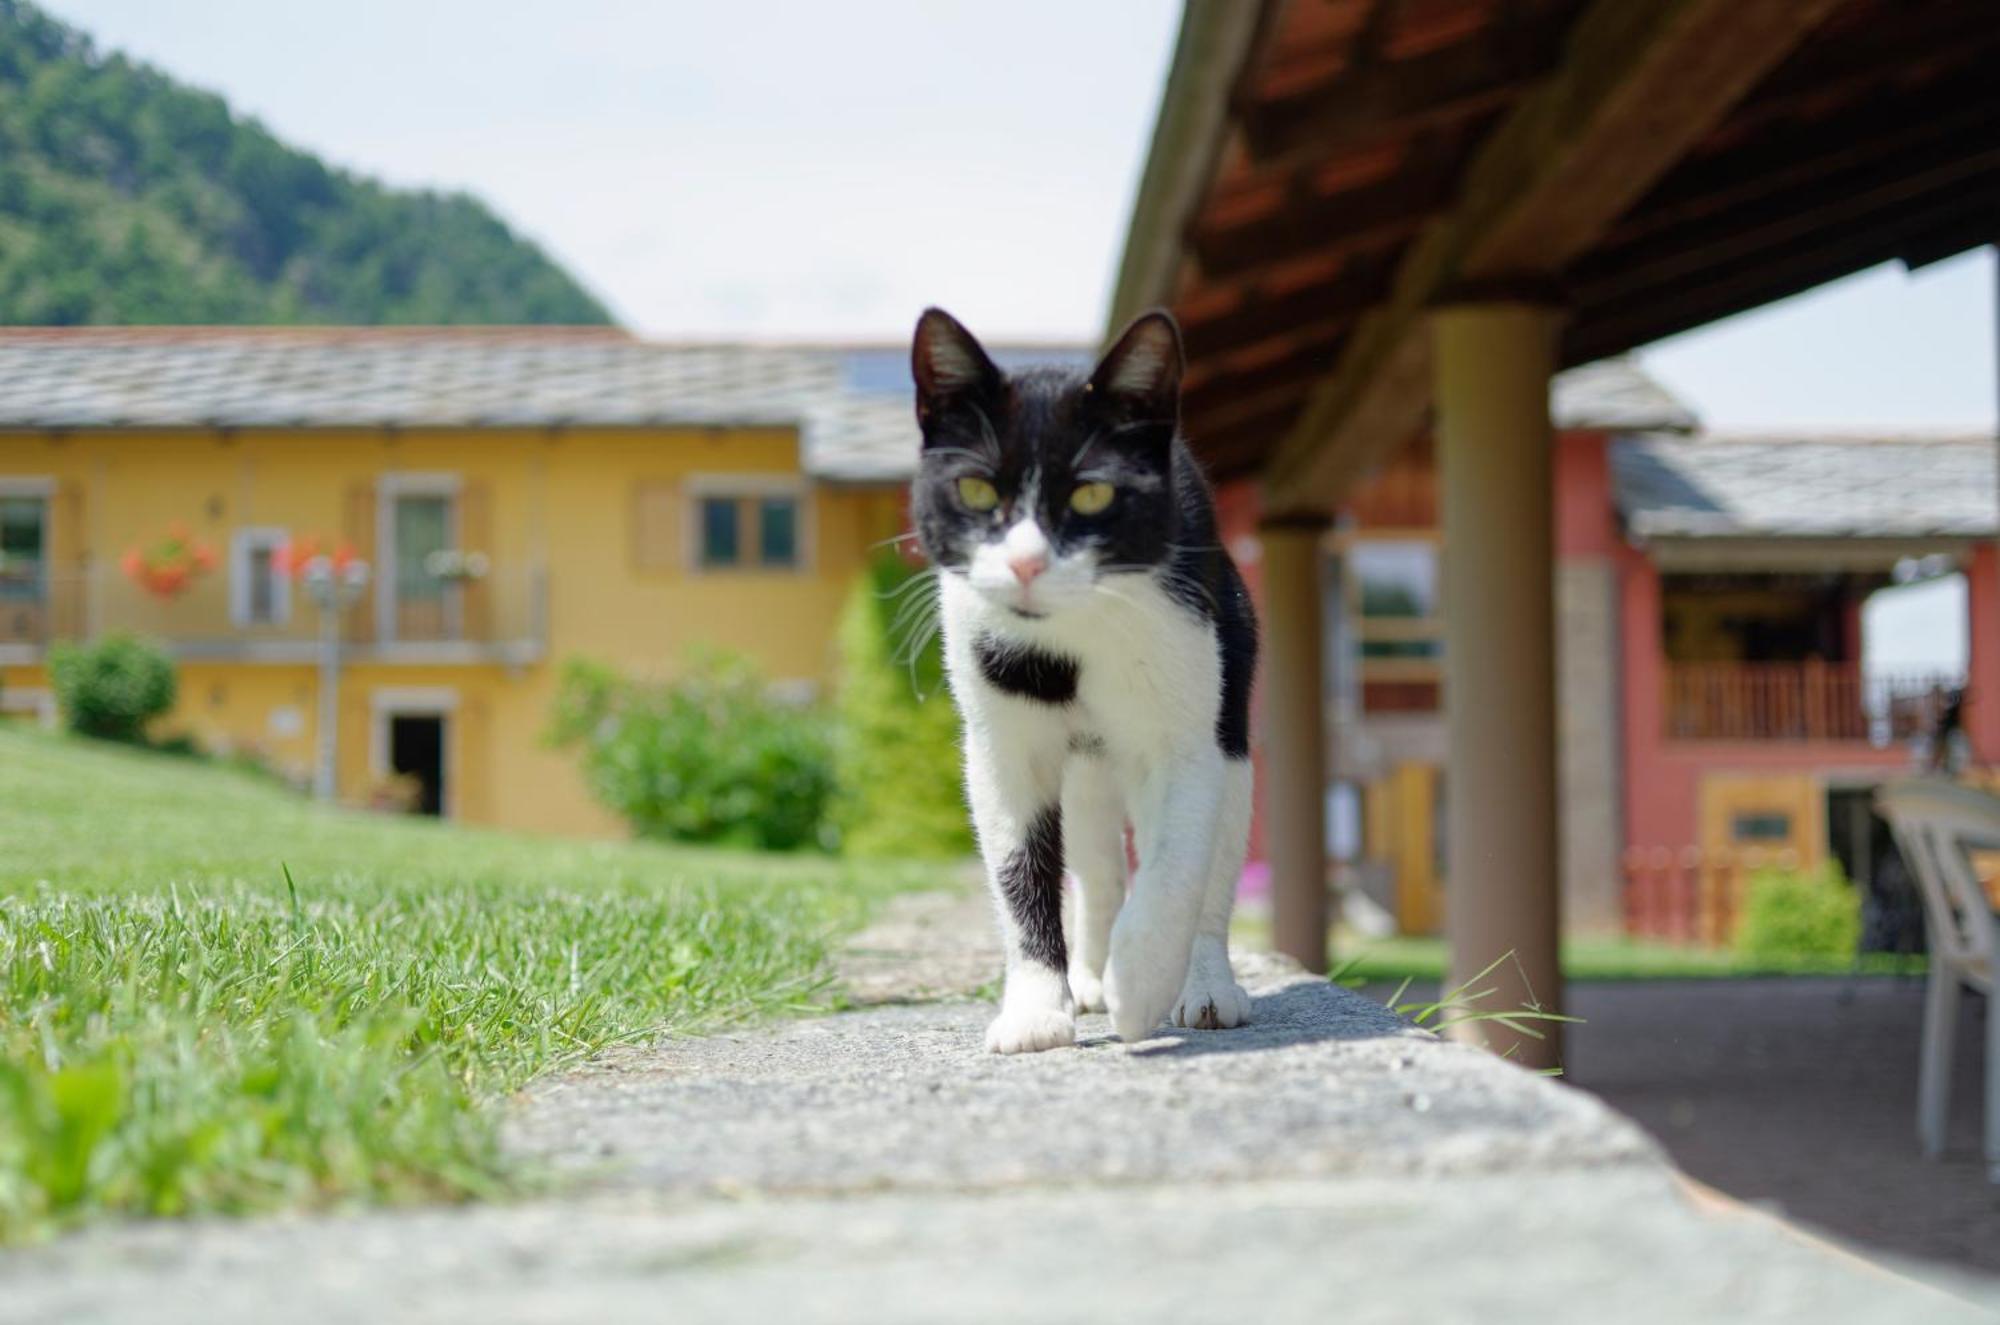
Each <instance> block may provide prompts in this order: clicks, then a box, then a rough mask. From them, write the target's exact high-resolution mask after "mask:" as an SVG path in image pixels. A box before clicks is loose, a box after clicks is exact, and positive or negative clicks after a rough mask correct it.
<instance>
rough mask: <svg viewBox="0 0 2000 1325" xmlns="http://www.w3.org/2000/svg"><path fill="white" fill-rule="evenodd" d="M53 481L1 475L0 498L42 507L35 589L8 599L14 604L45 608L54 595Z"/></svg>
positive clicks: (54, 504)
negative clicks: (31, 592)
mask: <svg viewBox="0 0 2000 1325" xmlns="http://www.w3.org/2000/svg"><path fill="white" fill-rule="evenodd" d="M55 497H56V484H55V480H54V479H50V478H0V500H25V501H32V502H39V503H40V504H41V508H42V551H41V555H40V556H39V557H38V558H37V559H36V560H37V562H38V563H39V565H38V566H37V571H36V583H35V590H36V591H35V592H34V593H33V594H30V595H28V596H25V597H21V598H9V599H6V600H5V601H8V602H13V603H37V604H40V605H42V606H43V607H47V606H48V605H49V603H50V601H51V600H52V599H53V598H54V597H55V584H54V574H55V568H54V566H53V564H52V563H53V561H54V551H55V536H54V528H55V518H56V501H55Z"/></svg>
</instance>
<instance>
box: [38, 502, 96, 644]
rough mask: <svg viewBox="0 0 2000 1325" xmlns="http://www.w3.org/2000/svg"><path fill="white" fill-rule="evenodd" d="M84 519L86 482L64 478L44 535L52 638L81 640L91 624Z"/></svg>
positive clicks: (50, 512)
mask: <svg viewBox="0 0 2000 1325" xmlns="http://www.w3.org/2000/svg"><path fill="white" fill-rule="evenodd" d="M83 519H84V516H83V484H81V483H79V482H78V481H77V480H75V479H64V480H62V481H61V482H60V483H58V484H57V485H56V491H55V497H54V499H53V500H52V501H50V503H49V527H48V532H47V534H45V535H44V537H45V538H46V539H47V540H48V550H47V557H48V576H49V603H48V613H49V622H48V624H49V636H50V638H52V639H79V638H81V637H82V636H83V633H84V630H85V627H86V625H87V623H86V622H85V620H84V611H85V609H84V601H85V595H86V593H87V592H88V590H87V588H86V584H85V581H86V574H87V569H88V567H89V564H90V549H89V540H88V539H86V538H85V536H84V524H83Z"/></svg>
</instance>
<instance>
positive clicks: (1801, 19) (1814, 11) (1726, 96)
mask: <svg viewBox="0 0 2000 1325" xmlns="http://www.w3.org/2000/svg"><path fill="white" fill-rule="evenodd" d="M1838 3H1839V0H1660V2H1659V3H1654V4H1645V5H1639V4H1632V3H1630V0H1597V3H1595V4H1593V5H1592V6H1591V8H1590V9H1589V10H1588V11H1587V12H1586V13H1585V14H1584V15H1583V16H1582V17H1581V18H1580V19H1578V20H1577V23H1576V25H1575V27H1574V29H1573V30H1572V31H1571V34H1570V38H1569V42H1568V46H1567V49H1566V53H1565V57H1564V59H1563V61H1562V64H1561V67H1560V68H1559V69H1558V70H1557V72H1556V73H1555V74H1554V75H1553V76H1552V77H1550V78H1549V79H1548V80H1547V81H1546V82H1545V83H1543V84H1542V85H1541V86H1540V87H1538V88H1537V89H1536V90H1535V91H1534V92H1533V93H1531V94H1529V95H1528V96H1526V97H1524V98H1523V99H1522V100H1521V101H1520V102H1519V103H1518V104H1517V105H1516V106H1515V107H1514V109H1513V110H1512V111H1511V112H1509V113H1508V115H1507V116H1506V118H1505V119H1504V120H1503V121H1502V122H1501V124H1500V126H1499V127H1498V128H1496V129H1495V130H1494V132H1493V133H1492V135H1491V136H1490V137H1489V138H1488V139H1487V141H1486V142H1485V143H1484V144H1483V145H1482V146H1481V148H1480V150H1479V152H1478V154H1477V156H1476V157H1475V159H1474V160H1473V163H1472V165H1471V167H1470V168H1469V169H1468V170H1467V171H1466V174H1465V179H1464V185H1463V188H1462V189H1461V192H1460V201H1459V204H1458V206H1457V207H1456V208H1455V209H1454V210H1453V212H1452V214H1451V215H1450V216H1449V217H1447V218H1445V219H1443V220H1441V221H1439V222H1438V223H1436V224H1435V225H1434V226H1432V227H1431V228H1430V229H1429V230H1428V231H1426V232H1425V234H1424V235H1423V237H1422V238H1421V239H1419V240H1418V241H1416V242H1415V243H1414V244H1412V245H1411V246H1410V248H1409V250H1408V251H1407V252H1406V254H1405V256H1404V259H1403V262H1402V265H1401V268H1400V269H1399V271H1398V272H1397V276H1396V282H1395V288H1394V292H1393V294H1392V295H1391V297H1390V299H1389V301H1388V302H1387V303H1386V304H1384V305H1383V306H1382V307H1380V308H1378V309H1377V310H1375V311H1374V312H1372V313H1370V314H1369V315H1368V316H1367V317H1366V318H1364V319H1363V322H1362V325H1361V327H1360V329H1359V330H1358V331H1357V333H1356V335H1355V337H1354V340H1353V342H1352V343H1351V345H1350V347H1349V349H1348V351H1347V353H1346V354H1344V355H1343V356H1342V358H1341V362H1340V364H1339V366H1338V368H1337V369H1336V371H1335V372H1334V373H1333V375H1332V376H1331V377H1330V378H1329V379H1328V381H1327V382H1326V383H1325V384H1324V386H1322V387H1321V388H1320V389H1319V390H1317V391H1316V392H1315V393H1314V398H1313V400H1312V402H1311V403H1310V404H1309V405H1308V406H1307V408H1306V409H1305V410H1304V411H1303V413H1302V414H1301V417H1300V419H1299V423H1298V425H1297V427H1296V428H1295V429H1294V430H1293V432H1292V434H1291V435H1290V436H1289V437H1288V438H1286V440H1285V441H1284V443H1283V444H1282V445H1281V447H1280V448H1279V452H1278V454H1277V456H1276V457H1275V458H1274V460H1273V463H1272V466H1271V469H1270V472H1269V477H1268V481H1267V491H1266V500H1267V507H1266V509H1268V510H1277V511H1287V510H1320V509H1325V508H1326V507H1328V506H1329V505H1331V504H1332V503H1334V502H1336V501H1337V500H1338V499H1339V497H1340V495H1341V486H1340V485H1342V484H1343V483H1346V482H1351V481H1352V478H1353V476H1355V475H1357V474H1359V473H1361V472H1364V471H1365V470H1366V469H1368V468H1370V467H1371V466H1372V465H1373V464H1374V463H1375V461H1376V460H1377V458H1378V457H1380V456H1382V455H1384V454H1386V453H1387V452H1388V450H1389V449H1390V448H1391V447H1393V446H1395V445H1397V444H1399V443H1401V442H1402V441H1404V440H1405V439H1406V438H1408V437H1409V436H1410V435H1411V434H1412V433H1413V432H1415V431H1417V430H1418V429H1420V428H1421V427H1422V426H1423V423H1424V421H1425V415H1426V410H1427V408H1428V405H1429V401H1430V381H1429V372H1428V369H1429V355H1430V350H1429V338H1430V330H1429V326H1428V324H1427V314H1428V310H1429V309H1430V308H1431V307H1432V306H1434V305H1435V304H1436V303H1438V302H1439V301H1440V300H1443V299H1446V298H1450V297H1453V296H1454V295H1456V294H1458V293H1460V292H1463V291H1466V290H1468V289H1469V288H1473V287H1476V286H1479V285H1495V284H1499V283H1503V282H1504V283H1508V284H1510V285H1513V286H1515V287H1519V286H1520V285H1523V284H1526V283H1531V282H1533V281H1534V280H1535V279H1536V278H1543V277H1552V276H1556V275H1559V274H1560V273H1561V272H1562V271H1563V269H1564V268H1565V267H1566V266H1567V265H1568V264H1569V263H1570V262H1571V261H1573V260H1574V259H1575V258H1576V257H1577V256H1578V255H1580V254H1582V253H1583V252H1585V251H1586V250H1587V249H1588V248H1589V246H1590V245H1591V243H1592V242H1593V241H1594V240H1595V239H1596V238H1597V237H1598V236H1599V235H1601V234H1603V233H1604V231H1605V230H1606V229H1607V228H1608V227H1609V226H1610V224H1611V223H1612V222H1613V221H1614V220H1615V219H1616V218H1617V217H1618V216H1619V215H1620V214H1621V213H1622V212H1624V211H1625V210H1626V208H1628V207H1629V206H1630V205H1631V204H1632V203H1633V202H1635V201H1637V200H1638V199H1639V198H1640V197H1641V196H1643V195H1644V194H1645V193H1646V192H1647V191H1648V190H1649V189H1651V188H1652V187H1653V186H1654V185H1655V184H1656V183H1657V182H1658V181H1659V180H1660V178H1661V177H1662V176H1664V175H1665V174H1666V173H1667V171H1668V170H1670V169H1671V168H1672V167H1673V166H1674V164H1675V163H1676V162H1678V161H1679V160H1680V159H1681V158H1682V157H1683V156H1684V155H1685V154H1686V153H1687V151H1688V150H1689V148H1691V147H1692V146H1693V145H1694V144H1695V143H1696V142H1698V141H1700V139H1701V138H1702V136H1703V135H1704V134H1706V133H1707V132H1708V131H1709V130H1710V129H1712V128H1713V127H1714V126H1715V124H1716V123H1717V122H1718V121H1720V120H1721V119H1722V117H1723V116H1724V115H1726V114H1727V113H1728V111H1729V108H1730V107H1731V106H1733V105H1734V104H1735V103H1736V102H1737V101H1739V100H1740V99H1741V98H1742V97H1743V96H1744V94H1745V93H1746V92H1748V91H1749V90H1750V88H1751V87H1753V86H1754V85H1755V84H1756V82H1757V80H1758V79H1759V78H1760V77H1762V76H1763V75H1764V74H1766V73H1768V72H1769V71H1770V70H1771V69H1772V68H1774V67H1776V66H1777V65H1778V64H1779V62H1781V61H1782V60H1783V59H1784V58H1785V56H1786V55H1787V54H1788V53H1789V52H1791V51H1792V50H1793V49H1794V48H1796V47H1797V45H1798V44H1799V42H1800V41H1802V40H1803V39H1804V38H1805V37H1806V35H1807V34H1808V33H1809V32H1811V31H1812V29H1813V27H1814V26H1815V25H1817V24H1818V23H1819V22H1820V21H1821V20H1823V19H1824V18H1825V17H1826V16H1827V14H1829V13H1830V12H1831V11H1832V10H1833V9H1834V8H1835V7H1836V5H1837V4H1838Z"/></svg>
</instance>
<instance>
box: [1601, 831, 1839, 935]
mask: <svg viewBox="0 0 2000 1325" xmlns="http://www.w3.org/2000/svg"><path fill="white" fill-rule="evenodd" d="M1624 864H1625V932H1626V934H1628V935H1629V936H1631V937H1633V938H1642V939H1652V940H1655V941H1658V942H1664V943H1679V944H1686V945H1689V946H1695V947H1707V948H1726V947H1728V946H1729V945H1730V944H1731V943H1733V942H1734V941H1735V938H1736V925H1737V921H1738V920H1739V919H1740V918H1741V916H1742V914H1743V899H1744V895H1745V894H1746V893H1747V892H1748V890H1749V886H1750V876H1751V875H1753V874H1755V873H1757V872H1758V871H1759V870H1766V869H1777V870H1791V869H1796V868H1798V864H1799V859H1798V853H1796V852H1794V851H1791V850H1789V849H1786V850H1780V851H1766V850H1758V849H1754V848H1752V849H1746V850H1742V851H1704V850H1702V849H1701V848H1700V847H1684V848H1682V849H1681V850H1679V851H1673V850H1669V849H1668V848H1666V847H1635V848H1633V849H1632V850H1630V851H1627V852H1626V853H1625V861H1624Z"/></svg>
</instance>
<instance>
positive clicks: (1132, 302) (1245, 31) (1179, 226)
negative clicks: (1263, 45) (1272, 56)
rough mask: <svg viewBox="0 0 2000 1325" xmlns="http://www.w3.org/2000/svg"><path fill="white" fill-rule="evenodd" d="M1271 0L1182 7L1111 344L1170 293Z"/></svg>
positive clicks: (1116, 298) (1110, 328) (1208, 1)
mask: <svg viewBox="0 0 2000 1325" xmlns="http://www.w3.org/2000/svg"><path fill="white" fill-rule="evenodd" d="M1275 8H1276V4H1275V3H1274V0H1187V4H1186V7H1185V8H1184V9H1183V10H1182V11H1181V28H1180V36H1179V38H1178V39H1177V40H1176V42H1175V44H1174V58H1173V63H1172V64H1171V65H1170V66H1168V70H1167V81H1166V86H1165V88H1164V89H1163V90H1162V92H1161V93H1160V110H1159V116H1158V118H1157V119H1156V120H1155V121H1154V124H1153V138H1152V144H1151V146H1150V147H1149V148H1148V149H1147V152H1146V168H1145V170H1144V172H1143V173H1142V174H1141V175H1140V176H1139V192H1138V196H1137V197H1136V198H1135V199H1134V201H1133V204H1132V221H1131V224H1130V225H1129V226H1127V227H1126V231H1125V250H1124V253H1123V255H1122V256H1121V258H1120V260H1119V263H1118V282H1117V284H1116V285H1115V286H1113V287H1112V295H1111V308H1110V312H1109V315H1108V317H1107V318H1106V322H1105V333H1104V334H1105V338H1106V339H1107V340H1108V339H1109V338H1110V337H1111V336H1112V335H1113V334H1114V333H1116V332H1117V331H1118V330H1119V329H1121V328H1122V327H1124V325H1125V324H1126V323H1127V322H1130V321H1131V320H1132V319H1133V318H1135V317H1137V316H1138V315H1139V314H1140V313H1141V312H1143V311H1145V310H1146V309H1147V308H1150V307H1153V306H1154V305H1156V304H1163V303H1165V302H1167V300H1168V299H1169V298H1170V297H1171V296H1172V294H1173V282H1174V276H1175V270H1176V268H1177V267H1178V266H1179V263H1180V256H1181V234H1182V231H1183V230H1184V229H1185V226H1186V222H1187V217H1188V212H1189V210H1190V209H1191V208H1192V207H1193V206H1194V205H1195V202H1196V201H1197V200H1198V199H1199V197H1200V195H1201V191H1202V189H1203V187H1204V186H1205V185H1206V183H1207V181H1208V178H1209V176H1210V174H1211V173H1212V171H1213V169H1214V165H1215V159H1216V157H1217V155H1218V154H1219V153H1220V152H1221V150H1222V143H1223V139H1224V136H1225V134H1226V132H1227V129H1228V125H1229V98H1230V93H1231V91H1232V89H1233V88H1234V87H1235V85H1236V78H1237V73H1238V71H1239V70H1241V69H1242V67H1243V61H1244V59H1245V58H1246V57H1247V56H1248V55H1249V53H1250V49H1251V46H1252V45H1253V43H1254V42H1255V41H1256V37H1257V33H1258V32H1259V30H1261V29H1262V27H1263V26H1264V22H1265V20H1266V18H1267V17H1268V15H1269V14H1270V13H1271V12H1272V11H1273V10H1274V9H1275Z"/></svg>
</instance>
